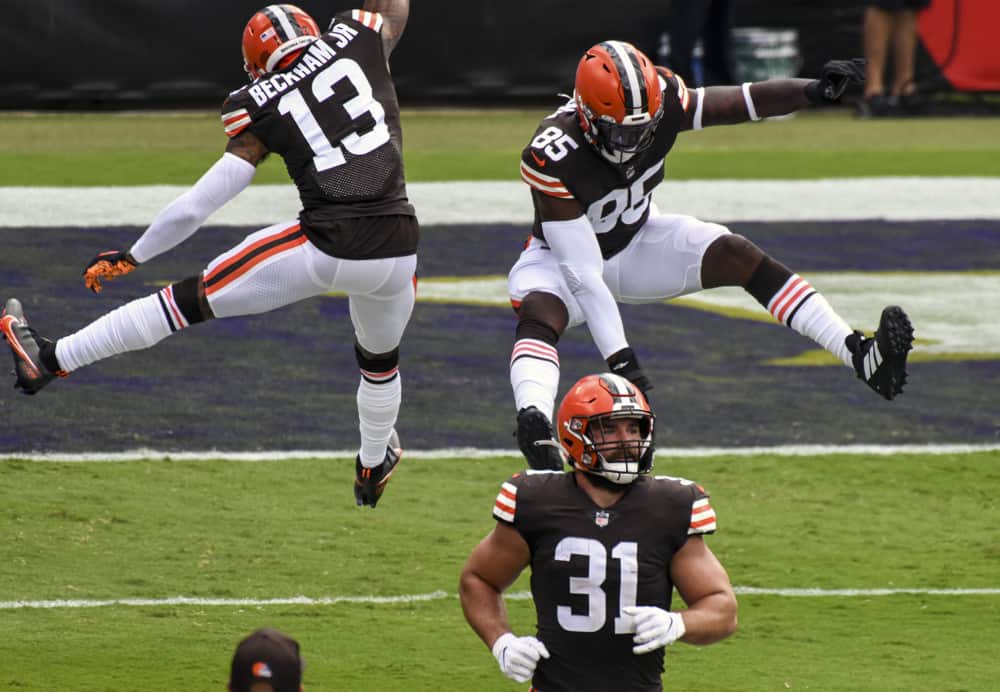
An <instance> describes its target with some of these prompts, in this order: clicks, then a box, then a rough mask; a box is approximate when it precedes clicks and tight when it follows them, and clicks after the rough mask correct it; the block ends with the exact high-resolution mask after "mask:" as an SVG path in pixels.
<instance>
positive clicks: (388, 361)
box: [354, 342, 399, 374]
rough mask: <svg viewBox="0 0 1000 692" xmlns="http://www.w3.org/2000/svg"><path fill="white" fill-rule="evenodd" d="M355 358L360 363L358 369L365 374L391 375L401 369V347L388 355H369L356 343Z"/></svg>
mask: <svg viewBox="0 0 1000 692" xmlns="http://www.w3.org/2000/svg"><path fill="white" fill-rule="evenodd" d="M354 357H355V358H356V359H357V361H358V367H359V368H361V369H362V370H364V371H365V372H370V373H374V374H386V373H390V372H392V371H393V370H395V369H396V368H397V367H399V347H398V346H397V347H396V348H394V349H392V350H391V351H389V352H388V353H379V354H375V353H369V352H368V351H366V350H364V349H363V348H361V346H359V345H358V344H357V342H355V344H354Z"/></svg>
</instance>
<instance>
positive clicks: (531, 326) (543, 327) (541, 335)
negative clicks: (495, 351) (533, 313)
mask: <svg viewBox="0 0 1000 692" xmlns="http://www.w3.org/2000/svg"><path fill="white" fill-rule="evenodd" d="M514 336H515V338H516V339H518V340H520V339H536V340H538V341H542V342H544V343H546V344H548V345H549V346H555V345H556V344H557V343H559V332H557V331H556V330H555V329H553V328H552V327H551V326H549V325H548V324H546V323H545V322H542V321H541V320H537V319H534V318H532V317H522V318H521V319H520V320H518V322H517V329H516V330H515V332H514Z"/></svg>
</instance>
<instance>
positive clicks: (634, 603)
mask: <svg viewBox="0 0 1000 692" xmlns="http://www.w3.org/2000/svg"><path fill="white" fill-rule="evenodd" d="M654 425H655V419H654V416H653V415H652V412H651V411H650V409H649V404H648V403H647V401H646V399H645V397H644V396H643V394H642V392H641V391H639V388H638V387H636V386H635V385H634V384H633V383H632V382H630V381H629V380H627V379H625V378H624V377H622V376H621V375H615V374H612V373H607V374H601V375H588V376H587V377H584V378H583V379H581V380H580V381H578V382H577V383H576V384H575V385H573V387H572V388H571V389H570V390H569V392H568V393H567V394H566V396H565V397H564V398H563V401H562V404H561V405H560V407H559V416H558V426H557V430H556V433H557V436H558V439H559V443H560V444H561V446H562V449H563V450H564V451H565V453H566V455H567V456H568V458H569V463H570V464H571V465H572V467H573V471H572V472H570V473H563V472H559V471H534V470H530V471H527V472H526V473H523V474H516V475H515V476H514V477H513V478H511V479H510V480H508V481H507V482H505V483H504V484H503V486H502V487H501V488H500V493H499V494H498V495H497V498H496V502H495V503H494V505H493V516H494V518H495V519H496V526H495V527H494V528H493V530H492V531H491V532H490V533H489V534H488V535H487V536H486V538H484V539H483V540H482V541H481V542H480V543H479V545H477V546H476V548H475V549H474V550H473V551H472V554H471V555H470V556H469V558H468V560H467V561H466V564H465V567H464V568H463V570H462V575H461V578H460V582H459V596H460V598H461V602H462V610H463V611H464V612H465V617H466V619H467V620H468V622H469V624H470V625H471V626H472V629H473V630H475V632H476V634H478V635H479V637H480V638H481V639H482V640H483V642H484V643H485V644H486V646H488V647H490V649H491V650H492V651H493V655H494V656H495V657H496V659H497V663H498V664H499V665H500V670H501V671H502V672H503V673H504V674H505V675H506V676H508V677H510V678H512V679H513V680H516V681H517V682H526V681H528V680H531V684H532V689H534V690H540V691H544V692H606V691H607V690H629V691H630V692H637V691H638V690H650V691H652V690H662V689H663V686H662V683H661V675H662V673H663V658H664V647H665V646H667V645H668V644H671V643H672V642H675V641H678V640H680V641H683V642H686V643H688V644H711V643H713V642H717V641H719V640H721V639H724V638H725V637H728V636H729V635H730V634H732V633H733V632H734V631H735V630H736V610H737V605H736V596H735V595H734V593H733V588H732V585H731V584H730V582H729V576H728V575H727V574H726V570H725V569H724V568H723V566H722V565H721V564H720V563H719V561H718V559H717V558H716V557H715V555H714V554H713V553H712V551H711V550H710V549H709V547H708V546H707V545H706V544H705V541H704V539H703V536H705V535H706V534H710V533H714V532H715V529H716V516H715V511H714V510H713V509H712V505H711V503H710V501H709V496H708V494H707V493H706V492H705V491H704V489H702V488H701V487H700V486H698V485H697V484H695V483H693V482H691V481H688V480H685V479H683V478H674V477H671V476H651V475H650V473H649V472H650V471H651V469H652V466H653V446H654ZM529 565H530V566H531V595H532V597H533V599H534V603H535V616H536V621H537V623H538V624H537V632H536V633H535V636H517V635H515V634H514V633H513V632H512V630H511V626H510V623H509V622H508V620H507V615H506V609H505V606H504V600H503V592H504V590H505V589H507V588H508V587H509V586H510V585H511V584H513V583H514V581H515V580H516V579H517V577H518V575H520V574H521V572H522V571H523V570H524V569H525V568H526V567H528V566H529ZM674 588H676V589H677V592H678V593H679V594H680V596H681V598H682V599H683V600H684V603H685V604H686V605H687V608H685V609H680V610H671V595H672V592H673V589H674ZM706 682H707V684H706V686H707V687H708V688H711V687H712V685H711V682H710V681H706Z"/></svg>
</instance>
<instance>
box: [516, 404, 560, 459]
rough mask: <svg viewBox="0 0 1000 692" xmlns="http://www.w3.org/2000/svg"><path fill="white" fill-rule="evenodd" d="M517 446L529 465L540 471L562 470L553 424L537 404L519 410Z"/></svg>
mask: <svg viewBox="0 0 1000 692" xmlns="http://www.w3.org/2000/svg"><path fill="white" fill-rule="evenodd" d="M515 435H516V436H517V446H518V447H520V448H521V454H523V455H524V458H525V459H527V460H528V467H529V468H532V469H535V470H539V471H562V470H563V459H562V453H561V452H560V450H559V443H558V442H556V441H555V440H554V439H553V436H552V424H551V423H549V419H548V418H546V417H545V414H544V413H542V412H541V411H539V410H538V408H537V407H535V406H528V407H527V408H522V409H521V410H520V411H518V412H517V432H516V433H515Z"/></svg>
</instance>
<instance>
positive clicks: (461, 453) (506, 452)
mask: <svg viewBox="0 0 1000 692" xmlns="http://www.w3.org/2000/svg"><path fill="white" fill-rule="evenodd" d="M976 452H1000V444H932V445H779V446H775V447H660V448H657V450H656V456H657V457H659V458H661V459H666V458H683V457H699V458H700V457H720V456H737V457H747V456H784V457H788V456H792V457H799V456H828V455H847V454H864V455H868V456H890V455H894V454H974V453H976ZM356 454H357V450H290V451H271V452H224V451H219V450H214V449H209V450H204V451H200V452H197V451H195V452H165V451H159V450H155V449H134V450H131V451H128V452H78V453H65V452H24V453H23V454H21V453H5V454H3V455H0V461H9V460H13V459H19V460H24V461H42V462H56V463H76V462H124V461H146V460H150V461H288V460H291V459H351V460H353V459H354V457H355V455H356ZM403 455H404V456H405V457H406V458H407V459H494V458H500V457H519V456H521V452H519V451H518V450H516V449H477V448H474V447H452V448H448V449H425V450H410V449H407V450H405V451H404V454H403Z"/></svg>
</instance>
